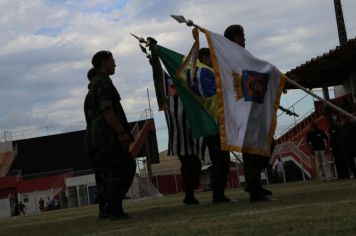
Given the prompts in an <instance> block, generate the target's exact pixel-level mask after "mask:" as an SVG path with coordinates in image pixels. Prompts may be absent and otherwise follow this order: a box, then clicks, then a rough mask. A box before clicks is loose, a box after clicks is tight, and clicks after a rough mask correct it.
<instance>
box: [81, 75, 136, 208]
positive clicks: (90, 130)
mask: <svg viewBox="0 0 356 236" xmlns="http://www.w3.org/2000/svg"><path fill="white" fill-rule="evenodd" d="M120 100H121V98H120V95H119V93H118V91H117V90H116V88H115V87H114V85H113V83H112V80H111V79H110V78H109V77H105V76H102V75H96V76H95V77H94V78H93V79H92V81H91V83H90V84H89V91H88V94H87V96H86V98H85V102H84V113H85V118H86V122H87V129H86V137H85V146H86V152H87V155H88V157H89V158H90V160H91V161H92V162H93V165H94V170H95V179H96V184H97V196H98V199H97V200H98V202H99V207H101V209H102V207H104V205H105V204H109V205H110V204H115V202H117V201H118V200H122V199H123V198H124V197H125V195H126V193H127V191H128V189H129V188H130V186H131V184H132V180H133V177H134V175H135V170H136V163H135V161H134V159H133V158H132V156H131V154H130V153H128V152H127V151H126V150H125V149H124V148H123V147H122V146H121V145H120V141H119V139H118V134H117V133H116V132H115V131H114V130H113V129H112V128H111V127H110V126H109V125H108V124H107V122H106V120H105V117H104V111H105V109H108V108H111V109H113V110H114V112H115V114H116V117H117V118H118V120H119V122H120V124H121V125H122V126H123V128H124V129H125V131H126V132H127V134H130V132H129V128H128V122H127V119H126V116H125V113H124V110H123V108H122V106H121V103H120Z"/></svg>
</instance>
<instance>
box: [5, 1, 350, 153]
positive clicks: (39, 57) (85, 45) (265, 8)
mask: <svg viewBox="0 0 356 236" xmlns="http://www.w3.org/2000/svg"><path fill="white" fill-rule="evenodd" d="M342 3H343V11H344V18H345V22H346V30H347V34H348V37H349V38H355V36H356V15H355V14H354V12H355V11H356V1H354V0H343V1H342ZM171 14H175V15H184V16H185V17H186V18H187V19H192V20H193V21H194V23H196V24H198V25H200V26H202V27H204V28H207V29H209V30H211V31H214V32H216V33H220V34H223V32H224V30H225V28H226V27H227V26H229V25H230V24H241V25H243V26H244V28H245V34H246V49H247V50H249V51H250V52H251V53H253V54H254V55H255V56H256V57H259V58H261V59H263V60H267V61H269V62H271V63H272V64H274V65H275V66H277V67H278V68H279V69H280V70H281V71H282V72H286V71H288V70H290V69H292V68H295V67H296V66H298V65H300V64H302V63H304V62H305V61H307V60H309V59H311V58H313V57H316V56H318V55H321V54H323V53H325V52H328V51H329V50H330V49H333V48H335V47H336V46H337V45H338V44H339V41H338V36H337V27H336V20H335V12H334V5H333V1H332V0H313V1H310V0H294V1H285V0H269V1H265V0H251V1H244V0H221V1H216V0H204V1H203V0H180V1H174V0H153V1H143V0H116V1H115V0H0V130H2V131H3V130H8V131H13V133H16V132H15V131H16V130H32V129H37V128H43V127H60V129H62V131H63V132H65V131H70V130H71V129H75V127H76V126H82V127H84V126H83V125H84V123H83V122H84V114H83V101H84V98H85V95H86V92H87V84H88V82H87V79H86V73H87V71H88V69H90V67H91V64H90V61H91V57H92V55H93V54H94V53H95V52H96V51H99V50H110V51H111V52H112V53H113V55H114V58H115V60H116V63H117V71H116V74H115V75H113V76H112V79H113V81H114V84H115V86H116V87H117V88H118V90H119V92H120V94H121V97H122V99H123V100H122V104H123V107H124V109H125V111H126V113H128V117H129V119H130V120H135V119H137V118H138V117H139V116H140V114H141V113H140V112H141V111H143V110H144V109H145V108H147V107H148V99H147V88H148V90H149V93H150V103H151V106H152V109H153V112H154V116H155V119H156V128H157V134H158V142H159V148H160V150H163V149H164V148H165V147H166V146H167V140H166V139H167V129H166V125H165V121H164V116H163V114H162V112H158V109H157V102H156V100H155V94H154V87H153V82H152V72H151V68H150V65H149V63H148V61H147V59H146V58H145V56H144V55H143V54H142V52H141V51H140V49H139V47H138V43H137V40H135V39H134V38H133V37H132V36H131V35H130V34H129V33H134V34H136V35H138V36H143V37H147V36H151V37H154V38H155V39H156V40H157V41H158V42H159V44H161V45H163V46H165V47H168V48H170V49H172V50H175V51H177V52H180V53H182V54H187V53H188V51H189V49H190V47H191V46H192V43H193V39H192V36H191V29H190V28H188V27H186V26H185V25H183V24H178V23H176V22H175V21H174V20H173V19H172V18H171V17H170V15H171ZM201 41H202V44H203V45H204V43H205V41H204V38H203V35H201ZM205 45H206V43H205ZM301 96H303V94H301V93H300V92H297V91H291V92H288V94H287V95H283V97H282V105H285V106H288V105H291V104H292V103H293V101H295V100H296V99H298V98H300V97H301ZM296 112H298V111H296ZM63 124H68V125H66V126H63ZM45 131H46V132H47V134H48V128H47V129H46V130H45ZM17 134H18V133H17ZM23 134H24V132H23ZM45 134H46V133H44V135H45Z"/></svg>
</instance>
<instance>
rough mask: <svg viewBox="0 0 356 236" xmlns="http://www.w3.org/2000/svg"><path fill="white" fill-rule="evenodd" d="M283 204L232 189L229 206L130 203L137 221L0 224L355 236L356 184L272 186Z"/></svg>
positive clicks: (93, 213)
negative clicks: (260, 200) (253, 198)
mask: <svg viewBox="0 0 356 236" xmlns="http://www.w3.org/2000/svg"><path fill="white" fill-rule="evenodd" d="M270 189H272V191H273V192H274V195H275V196H276V197H278V199H279V200H278V201H274V202H263V203H253V204H251V203H249V201H248V195H247V194H246V193H244V192H243V191H242V190H241V189H230V190H228V191H227V195H228V196H229V197H231V198H232V199H233V200H236V201H234V202H233V203H230V204H218V205H213V204H212V203H211V192H204V193H198V194H197V197H198V198H199V200H200V201H201V204H199V205H196V206H184V205H183V204H182V203H181V200H182V197H183V195H182V194H178V195H170V196H165V197H162V198H155V199H145V200H138V201H126V202H125V208H126V210H127V212H129V213H131V215H133V216H134V218H132V219H127V220H121V221H110V220H98V219H97V206H90V207H82V208H76V209H66V210H61V211H53V212H48V213H42V214H36V215H28V216H21V217H12V218H2V219H0V235H8V236H10V235H31V236H32V235H33V236H42V235H46V236H48V235H49V236H54V235H75V236H78V235H142V236H143V235H171V236H173V235H218V236H223V235H259V236H260V235H356V180H355V179H353V180H347V181H346V180H345V181H331V182H327V183H319V182H306V183H303V182H299V183H291V184H286V185H283V184H280V185H271V186H270Z"/></svg>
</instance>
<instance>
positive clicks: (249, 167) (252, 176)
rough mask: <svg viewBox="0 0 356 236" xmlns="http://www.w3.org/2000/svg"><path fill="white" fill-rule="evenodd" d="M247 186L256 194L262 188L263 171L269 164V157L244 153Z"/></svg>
mask: <svg viewBox="0 0 356 236" xmlns="http://www.w3.org/2000/svg"><path fill="white" fill-rule="evenodd" d="M242 159H243V162H244V174H245V180H246V187H247V189H249V191H250V193H252V194H254V193H257V192H259V191H260V190H261V188H262V185H261V182H260V179H261V171H262V170H263V169H265V168H267V166H268V162H269V158H268V157H264V156H259V155H254V154H249V153H243V154H242Z"/></svg>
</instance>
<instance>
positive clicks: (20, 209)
mask: <svg viewBox="0 0 356 236" xmlns="http://www.w3.org/2000/svg"><path fill="white" fill-rule="evenodd" d="M18 208H19V215H21V214H22V215H26V213H25V208H26V205H25V204H23V203H22V202H21V201H19V204H18Z"/></svg>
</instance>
